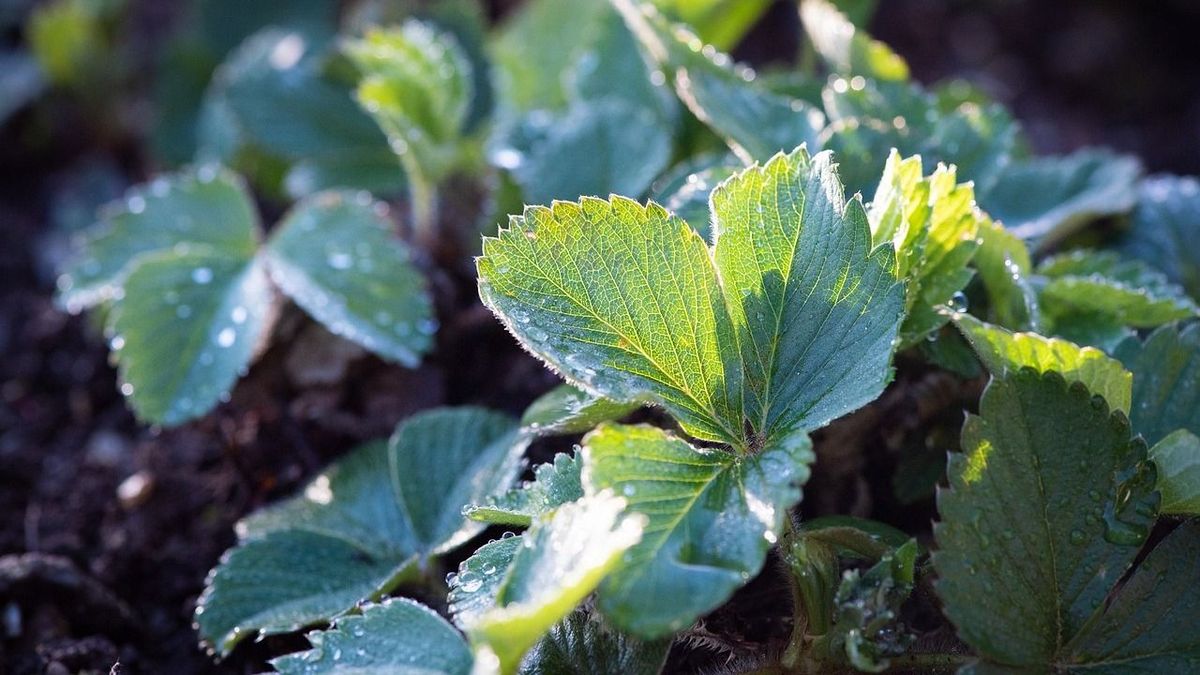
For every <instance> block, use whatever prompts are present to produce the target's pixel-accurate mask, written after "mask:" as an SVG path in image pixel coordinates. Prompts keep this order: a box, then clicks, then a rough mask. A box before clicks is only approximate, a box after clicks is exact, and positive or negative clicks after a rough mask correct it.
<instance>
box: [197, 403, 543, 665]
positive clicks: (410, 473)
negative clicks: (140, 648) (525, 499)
mask: <svg viewBox="0 0 1200 675" xmlns="http://www.w3.org/2000/svg"><path fill="white" fill-rule="evenodd" d="M527 442H528V441H527V440H526V439H525V438H524V437H522V436H520V435H519V434H518V433H517V427H516V424H515V422H514V421H513V420H510V419H509V418H507V417H505V416H503V415H500V414H497V413H493V412H489V411H486V410H483V409H478V408H458V409H442V410H433V411H429V412H425V413H421V414H419V415H416V416H414V417H412V418H410V419H409V420H407V421H405V422H404V423H402V424H401V425H400V426H399V427H397V429H396V433H395V434H393V436H392V438H391V440H390V441H389V442H388V443H387V444H386V445H385V444H383V443H379V442H376V443H371V444H368V445H366V446H363V447H362V448H360V449H359V450H356V451H355V452H354V453H352V454H350V455H349V456H347V457H346V458H344V459H342V460H341V461H339V462H337V463H336V464H334V465H333V466H332V467H330V468H329V469H328V470H326V471H325V472H324V473H323V474H321V475H320V476H318V477H317V478H316V479H315V480H314V481H313V482H312V483H310V484H309V486H308V487H307V488H305V490H304V493H303V494H302V495H301V496H298V497H294V498H292V499H290V500H288V501H285V502H283V503H281V504H278V505H276V506H273V507H270V508H268V509H265V510H263V511H260V512H258V513H255V514H253V515H251V516H250V517H249V518H247V519H246V520H244V521H243V522H242V523H240V524H239V526H238V531H239V536H240V538H241V539H242V543H241V544H239V546H238V547H237V548H235V549H233V550H232V551H231V552H230V553H229V554H227V556H226V558H225V559H224V560H223V561H222V563H221V564H220V565H219V566H218V567H217V568H216V569H215V570H214V571H213V573H212V576H211V578H210V579H209V584H208V588H207V589H206V590H205V593H204V596H203V597H202V598H201V600H200V602H199V603H198V607H197V610H196V620H197V623H198V625H199V628H200V634H201V636H202V637H203V638H204V639H206V640H208V641H210V642H212V643H213V644H214V646H215V647H216V649H217V650H218V651H219V652H220V653H222V654H224V653H228V652H229V651H230V650H231V649H233V647H234V646H235V645H236V644H237V642H239V641H240V640H242V639H244V638H246V637H248V636H250V635H252V634H254V633H255V632H256V631H259V630H261V631H263V632H264V633H277V632H287V631H291V630H296V629H297V628H299V627H300V626H304V625H308V624H311V623H314V622H317V621H321V620H324V619H328V618H330V617H332V616H336V615H338V614H340V613H342V612H345V611H347V610H349V609H351V608H352V607H353V606H354V605H355V603H357V602H359V601H360V600H364V599H373V598H377V597H378V596H379V595H381V594H382V593H384V592H386V591H388V590H390V589H391V588H393V587H395V586H396V585H397V584H398V583H400V582H402V581H404V580H406V579H409V578H412V577H413V576H415V575H416V574H417V573H418V567H423V566H424V565H425V562H426V561H427V560H428V559H429V558H431V557H433V556H436V555H439V554H441V553H444V552H446V551H448V550H450V549H453V548H454V547H456V546H458V545H460V544H462V543H463V542H465V541H467V540H468V539H470V538H471V537H473V536H474V535H476V534H478V533H479V532H480V531H481V530H482V529H483V526H482V525H480V524H478V523H473V522H469V521H467V520H466V519H464V518H463V516H462V509H463V507H464V506H466V505H467V504H471V503H477V502H481V501H485V500H486V499H488V498H489V497H490V496H492V495H495V494H498V493H500V492H502V491H503V490H505V489H507V488H508V486H509V485H510V484H511V482H512V480H513V479H514V478H515V476H516V473H517V471H518V469H519V463H520V457H521V454H522V452H523V451H524V449H525V445H526V443H527Z"/></svg>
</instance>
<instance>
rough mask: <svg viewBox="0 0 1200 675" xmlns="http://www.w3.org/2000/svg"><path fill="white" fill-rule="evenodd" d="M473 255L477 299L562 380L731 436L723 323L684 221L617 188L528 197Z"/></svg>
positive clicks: (727, 333) (695, 428) (736, 430)
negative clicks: (529, 203) (573, 198)
mask: <svg viewBox="0 0 1200 675" xmlns="http://www.w3.org/2000/svg"><path fill="white" fill-rule="evenodd" d="M477 264H478V268H479V291H480V296H481V297H482V298H483V301H484V303H485V304H487V305H488V306H489V307H490V308H491V309H492V311H494V312H496V314H497V315H498V316H499V317H500V319H501V320H502V321H503V322H504V324H505V325H506V326H507V327H508V329H509V330H510V331H512V333H513V334H514V335H515V336H516V337H517V339H518V340H520V342H521V343H522V344H523V345H524V346H525V347H526V348H527V349H529V350H530V351H531V352H533V353H534V354H536V355H537V356H539V357H541V358H542V359H544V360H545V361H546V362H547V363H548V364H549V365H550V366H551V367H553V368H554V369H555V370H557V371H559V372H560V373H562V374H563V375H564V376H565V377H566V378H567V379H568V380H570V381H572V382H573V383H575V384H577V385H579V386H580V387H581V388H582V389H584V390H585V391H590V392H593V393H596V394H599V395H601V396H604V397H607V398H610V399H613V400H616V401H622V402H635V401H636V402H655V403H658V404H660V405H662V406H663V407H665V408H666V409H667V410H668V411H669V412H671V414H673V415H675V416H676V417H677V418H678V419H679V420H680V422H681V424H683V425H684V428H685V429H687V430H688V433H691V434H694V435H696V436H699V437H702V438H707V439H711V440H723V441H726V442H738V439H739V438H740V437H741V433H742V429H741V411H740V406H741V393H740V390H741V387H740V368H739V366H740V363H739V359H738V354H737V347H736V341H735V337H734V334H733V325H732V323H731V322H730V320H729V316H728V313H727V310H726V307H725V301H724V298H723V297H722V295H721V288H720V285H719V284H718V281H717V274H716V270H715V269H714V268H713V266H712V261H711V259H710V257H709V251H708V248H707V247H706V246H705V244H704V241H703V240H701V239H700V237H699V236H698V235H697V234H696V233H695V232H694V231H693V230H692V229H691V228H689V227H688V226H687V224H686V223H684V222H683V221H681V220H679V219H678V218H675V217H673V216H671V215H670V214H668V213H667V212H666V211H664V210H663V209H662V208H661V207H659V206H657V205H655V204H650V205H649V206H642V205H640V204H638V203H636V202H634V201H632V200H629V199H625V198H623V197H614V198H612V199H611V200H609V201H606V200H600V199H593V198H585V199H583V201H582V202H581V203H574V202H556V203H555V204H554V205H553V206H552V207H551V208H545V207H529V208H527V209H526V210H525V213H524V215H522V216H519V217H514V218H512V220H511V221H510V223H509V227H508V228H507V229H503V230H501V231H500V233H499V235H498V237H496V238H485V239H484V242H483V256H482V257H480V258H479V259H478V263H477Z"/></svg>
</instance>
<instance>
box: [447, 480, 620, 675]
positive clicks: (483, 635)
mask: <svg viewBox="0 0 1200 675" xmlns="http://www.w3.org/2000/svg"><path fill="white" fill-rule="evenodd" d="M624 509H625V501H624V500H623V499H621V498H619V497H613V496H612V495H611V494H603V493H602V494H595V495H592V496H589V497H585V498H584V499H582V500H580V501H578V502H573V503H571V504H566V505H563V506H562V507H561V508H559V509H558V510H557V511H555V512H554V515H553V516H551V517H550V518H549V519H547V520H541V521H538V522H537V523H536V524H535V525H534V526H533V527H531V528H530V529H529V531H528V532H526V533H525V535H524V536H523V539H524V545H523V546H521V547H520V548H518V549H517V551H516V553H515V554H514V555H513V559H512V565H511V566H510V567H509V569H508V571H507V572H506V573H505V575H504V580H503V581H502V582H501V583H500V586H499V588H497V590H496V607H495V608H493V609H490V610H488V611H486V612H484V613H482V614H481V615H479V616H478V617H477V618H475V619H474V620H472V621H471V622H470V623H469V624H468V625H467V634H468V635H469V636H470V638H471V642H472V643H473V644H474V645H475V646H476V658H477V659H479V660H480V661H481V663H483V664H485V665H487V664H490V663H495V664H497V665H498V666H499V669H500V671H501V672H502V673H506V674H507V673H515V672H516V671H517V668H518V667H519V665H520V663H521V657H522V656H524V654H525V652H527V651H528V650H529V649H530V648H531V647H533V646H534V645H535V644H536V643H537V642H538V640H540V639H541V638H542V636H543V635H545V634H546V633H547V632H548V631H549V630H550V629H551V627H553V626H554V624H556V623H558V621H560V620H561V619H563V618H564V617H566V616H567V615H568V614H569V613H570V612H571V610H573V609H575V607H576V606H577V605H578V604H579V603H580V602H582V601H583V599H584V598H586V597H587V596H588V595H590V594H591V592H592V591H593V590H594V589H595V588H596V586H597V585H598V584H599V583H600V581H601V580H602V579H603V578H604V577H605V575H607V574H608V573H609V572H611V571H612V570H613V569H614V568H615V567H616V566H617V565H618V564H619V563H620V561H621V556H622V555H623V554H624V553H625V551H627V550H629V548H630V547H631V546H633V545H635V544H636V543H637V542H638V541H639V540H640V539H641V537H642V529H643V526H644V519H643V518H642V517H640V516H636V515H633V516H626V515H624V514H623V512H624Z"/></svg>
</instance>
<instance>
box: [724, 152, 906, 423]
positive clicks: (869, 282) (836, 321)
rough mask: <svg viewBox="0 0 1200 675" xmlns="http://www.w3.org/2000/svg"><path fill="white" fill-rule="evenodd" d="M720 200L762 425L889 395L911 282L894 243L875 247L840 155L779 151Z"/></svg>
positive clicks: (732, 290)
mask: <svg viewBox="0 0 1200 675" xmlns="http://www.w3.org/2000/svg"><path fill="white" fill-rule="evenodd" d="M712 209H713V229H714V241H715V242H716V245H715V247H714V252H713V255H714V259H715V261H716V265H717V268H718V269H719V270H720V271H721V278H722V282H723V283H724V285H725V291H726V297H727V298H728V302H729V306H730V313H731V315H732V317H733V323H734V325H735V327H736V329H737V331H738V333H739V336H740V337H739V342H740V343H741V347H742V360H743V363H744V364H745V368H746V373H745V389H746V394H747V395H746V403H745V405H746V416H747V417H748V418H749V419H750V422H751V424H752V426H753V428H754V430H755V431H756V432H757V433H758V434H760V435H761V436H762V437H763V438H766V437H770V436H772V435H776V434H783V435H786V434H787V433H789V432H791V431H792V430H795V429H804V430H807V429H817V428H820V427H822V426H824V425H825V424H827V423H828V422H829V421H830V420H833V419H835V418H837V417H841V416H842V415H844V414H846V413H848V412H851V411H853V410H855V409H857V408H859V407H861V406H862V405H864V404H866V403H867V402H869V401H871V400H872V399H874V398H875V397H876V396H878V395H879V393H880V392H881V391H883V387H884V385H885V384H887V382H888V381H889V380H890V378H891V370H890V365H889V364H890V361H891V354H892V349H893V343H894V341H895V340H896V334H897V329H898V328H899V323H900V321H901V319H902V317H903V313H904V287H903V285H902V284H901V283H899V282H898V281H897V280H896V279H895V278H894V277H893V270H894V265H895V259H894V256H893V253H892V250H891V247H890V246H880V247H876V248H872V244H871V232H870V228H869V225H868V223H867V215H866V212H865V211H864V209H863V206H862V202H860V201H859V200H858V199H857V198H856V199H851V200H850V201H849V202H847V201H846V200H845V199H844V198H843V195H842V190H841V184H840V183H839V181H838V177H837V173H836V171H835V170H834V166H833V161H832V157H831V155H830V154H829V153H821V154H819V155H817V156H816V157H814V158H811V159H810V158H809V156H808V153H807V152H805V150H804V149H803V148H800V149H797V150H796V151H795V152H793V153H792V154H790V155H777V156H775V157H774V158H773V159H771V161H769V162H767V163H766V164H765V165H764V166H761V167H758V166H755V167H751V168H749V169H747V170H745V171H743V172H742V173H739V174H737V175H735V176H734V177H732V178H730V179H729V180H727V181H726V182H724V183H722V184H721V185H720V186H718V187H717V189H716V190H715V191H714V192H713V195H712Z"/></svg>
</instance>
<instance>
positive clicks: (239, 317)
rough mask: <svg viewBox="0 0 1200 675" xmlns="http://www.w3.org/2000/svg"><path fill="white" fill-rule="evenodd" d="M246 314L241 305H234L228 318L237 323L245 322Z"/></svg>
mask: <svg viewBox="0 0 1200 675" xmlns="http://www.w3.org/2000/svg"><path fill="white" fill-rule="evenodd" d="M247 316H248V312H247V311H246V308H245V307H242V306H241V305H238V306H237V307H234V308H233V312H231V313H230V314H229V318H230V319H233V322H234V323H236V324H238V325H241V324H243V323H246V317H247Z"/></svg>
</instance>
